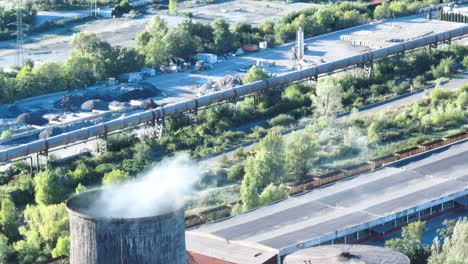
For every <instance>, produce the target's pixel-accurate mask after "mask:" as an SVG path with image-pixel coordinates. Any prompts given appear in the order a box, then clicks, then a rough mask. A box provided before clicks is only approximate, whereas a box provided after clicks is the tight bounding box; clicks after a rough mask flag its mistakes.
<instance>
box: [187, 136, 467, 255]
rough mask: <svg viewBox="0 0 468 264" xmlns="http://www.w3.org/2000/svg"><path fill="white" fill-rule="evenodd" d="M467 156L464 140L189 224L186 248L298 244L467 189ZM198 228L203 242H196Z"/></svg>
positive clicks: (232, 251) (229, 251)
mask: <svg viewBox="0 0 468 264" xmlns="http://www.w3.org/2000/svg"><path fill="white" fill-rule="evenodd" d="M467 160H468V142H466V143H463V144H460V145H457V146H453V147H452V148H450V149H449V150H447V151H444V152H442V153H439V154H434V155H432V156H430V157H428V158H426V159H424V160H420V161H417V162H414V163H412V164H410V165H408V166H407V167H404V168H384V169H382V170H378V171H375V172H371V173H367V174H363V175H361V176H359V177H355V178H353V179H350V180H346V181H341V182H338V183H336V184H333V185H331V186H328V187H325V188H321V189H316V190H313V191H311V192H309V193H306V194H303V195H299V196H295V197H290V198H289V199H286V200H284V201H282V202H279V203H275V204H272V205H268V206H264V207H261V208H257V209H255V210H252V211H249V212H246V213H243V214H240V215H237V216H234V217H231V218H228V219H225V220H221V221H218V222H214V223H210V224H206V225H202V226H199V227H195V228H193V229H190V230H188V231H187V232H186V239H187V249H188V250H189V251H192V250H195V252H197V253H201V254H204V253H207V252H208V253H209V254H211V255H218V254H219V255H220V256H223V257H228V256H229V257H231V258H237V257H242V258H247V259H251V257H249V256H251V255H252V254H250V255H249V254H244V253H243V252H244V250H246V249H245V248H243V247H240V248H239V250H237V247H238V246H239V243H240V241H242V244H243V245H248V246H252V245H256V247H260V248H261V247H264V246H266V247H268V248H272V249H276V250H280V249H282V248H285V247H291V246H295V245H300V244H301V243H303V242H305V241H309V240H312V239H318V238H320V237H323V236H324V235H327V234H333V233H335V232H337V231H342V230H345V229H347V228H351V227H355V226H358V225H361V224H364V223H367V222H369V221H371V220H377V219H381V218H383V217H386V216H389V215H392V214H394V213H397V212H401V211H404V210H407V209H409V208H413V207H416V206H419V205H421V204H423V203H426V202H430V201H433V200H436V199H438V198H442V197H446V196H448V195H450V194H453V193H456V192H463V191H465V190H467V189H468V164H467V162H466V161H467ZM200 234H203V241H202V242H203V243H204V244H206V245H209V247H205V246H200V244H201V243H199V240H200ZM232 241H235V244H232V243H231V242H232ZM233 245H235V246H233ZM241 255H242V256H241ZM244 261H246V260H244ZM239 263H242V262H239ZM243 263H248V262H243Z"/></svg>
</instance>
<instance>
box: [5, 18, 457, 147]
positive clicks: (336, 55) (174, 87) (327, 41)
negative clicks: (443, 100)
mask: <svg viewBox="0 0 468 264" xmlns="http://www.w3.org/2000/svg"><path fill="white" fill-rule="evenodd" d="M142 19H144V18H142ZM96 23H99V22H96ZM128 23H130V24H131V25H136V24H135V23H136V21H129V22H128ZM120 26H122V25H120ZM461 26H462V24H459V23H451V22H441V21H436V20H427V19H425V18H422V17H421V16H415V17H411V18H401V19H396V20H390V21H382V22H376V23H373V24H367V25H363V26H358V27H354V28H351V29H347V30H342V31H339V32H336V33H331V34H326V35H324V36H318V37H314V38H311V39H306V40H305V44H306V45H307V47H308V51H306V52H305V54H304V60H303V64H304V65H302V67H311V66H316V65H319V64H321V63H327V62H333V61H336V60H339V59H343V58H346V57H350V56H353V55H357V54H363V53H366V52H368V51H370V50H372V49H377V48H382V47H388V46H391V45H394V44H396V43H399V42H400V41H395V39H402V40H403V41H408V40H411V39H414V38H417V37H421V36H426V35H428V34H436V33H440V32H443V31H445V30H451V29H456V28H460V27H461ZM93 28H96V29H97V30H106V29H105V28H101V27H94V26H93ZM124 28H126V27H124ZM428 28H430V30H429V29H428ZM398 29H404V30H398ZM128 30H129V31H131V32H135V28H133V27H129V28H128ZM119 32H120V33H122V34H123V33H124V32H125V31H119ZM389 32H392V34H389ZM421 32H422V33H421ZM109 34H111V35H112V36H113V37H115V34H113V33H109ZM366 35H367V36H379V38H378V39H376V40H374V42H372V43H378V46H376V45H375V46H372V45H374V44H372V45H371V46H372V48H370V47H368V46H367V44H369V43H370V42H369V41H368V40H367V41H366V40H365V37H364V40H363V45H353V43H352V42H350V41H343V40H341V39H343V38H345V37H346V38H356V36H366ZM389 36H390V37H389ZM104 37H105V36H104ZM108 40H109V42H110V43H113V41H112V39H111V38H108ZM46 41H51V40H46ZM47 43H49V44H50V42H47ZM365 43H367V44H365ZM49 44H46V45H47V46H48V47H50V45H49ZM64 44H65V43H64ZM293 45H294V44H293V43H290V44H285V45H283V46H280V47H277V48H270V49H266V50H264V51H261V52H256V53H247V54H244V55H242V56H240V57H230V58H229V59H227V60H225V61H222V62H219V63H217V64H215V65H214V67H213V69H211V70H206V71H201V72H197V73H192V72H191V71H189V70H185V71H182V72H176V73H170V74H167V73H162V74H157V75H156V76H154V77H147V78H145V80H144V81H145V82H147V83H150V84H152V85H153V86H155V87H156V88H157V89H159V90H160V91H161V92H162V93H158V95H157V96H155V97H153V100H154V101H155V102H156V103H157V104H159V105H161V104H167V103H175V102H179V101H183V100H187V99H191V98H195V97H196V96H197V92H198V91H199V87H201V86H202V85H204V84H205V83H207V82H210V81H220V80H222V79H223V78H224V76H238V75H241V76H242V75H243V73H240V72H239V69H242V68H246V67H247V68H248V67H250V66H251V65H255V64H256V63H257V61H270V62H274V66H271V67H267V68H265V70H266V71H267V72H268V73H270V74H273V75H278V74H284V73H287V72H291V71H292V69H291V66H292V61H291V60H290V50H291V48H292V47H293ZM54 50H55V48H54ZM57 50H60V49H57ZM57 55H58V56H59V57H60V58H64V56H63V54H57ZM45 56H47V58H48V60H54V59H53V56H49V55H45ZM12 58H13V56H12ZM32 58H34V57H32ZM118 87H119V86H117V87H114V88H105V89H103V88H102V87H93V88H90V90H91V93H94V94H96V93H97V94H99V93H101V95H105V94H107V90H108V89H119V88H118ZM207 92H208V93H209V91H205V93H207ZM79 94H83V92H82V91H77V92H73V91H70V92H66V93H64V92H62V93H59V94H55V95H50V96H41V97H38V98H29V99H27V100H24V101H18V102H16V103H15V105H14V108H16V109H19V110H20V113H23V112H31V111H42V112H45V113H49V114H50V115H49V116H50V117H51V118H55V119H56V117H57V116H58V117H59V120H77V119H79V118H80V117H85V116H89V114H87V113H81V112H79V111H78V112H72V113H67V112H63V111H62V110H60V109H56V108H55V107H54V106H53V104H54V103H55V102H56V101H57V100H59V99H60V97H61V96H64V95H67V96H72V95H79ZM162 94H163V95H162ZM8 107H10V106H7V108H8ZM2 113H3V116H2V115H1V114H0V118H1V119H2V122H3V123H4V124H6V126H7V127H8V126H10V127H11V128H12V129H13V131H17V132H27V131H30V130H34V129H36V128H38V127H35V128H33V127H28V126H26V127H25V126H24V124H17V123H15V122H14V121H13V119H12V118H11V117H10V118H8V117H7V116H6V115H8V111H2ZM99 113H101V112H99ZM96 120H101V119H100V118H99V117H97V119H96ZM49 124H50V122H49ZM49 124H48V123H46V124H45V125H44V126H43V127H47V126H48V125H49ZM90 124H91V123H90ZM5 129H6V128H5ZM7 145H8V144H7Z"/></svg>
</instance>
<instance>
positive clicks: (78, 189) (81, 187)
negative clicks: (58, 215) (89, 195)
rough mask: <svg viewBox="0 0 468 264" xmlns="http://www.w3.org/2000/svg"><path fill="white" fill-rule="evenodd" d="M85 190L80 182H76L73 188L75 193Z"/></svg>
mask: <svg viewBox="0 0 468 264" xmlns="http://www.w3.org/2000/svg"><path fill="white" fill-rule="evenodd" d="M86 190H87V188H86V186H84V185H82V184H81V183H78V185H77V186H76V188H75V193H76V194H78V193H82V192H85V191H86Z"/></svg>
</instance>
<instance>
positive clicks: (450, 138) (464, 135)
mask: <svg viewBox="0 0 468 264" xmlns="http://www.w3.org/2000/svg"><path fill="white" fill-rule="evenodd" d="M465 138H468V131H465V132H460V133H457V134H454V135H451V136H448V137H445V138H444V140H445V143H446V144H450V143H453V142H457V141H460V140H462V139H465Z"/></svg>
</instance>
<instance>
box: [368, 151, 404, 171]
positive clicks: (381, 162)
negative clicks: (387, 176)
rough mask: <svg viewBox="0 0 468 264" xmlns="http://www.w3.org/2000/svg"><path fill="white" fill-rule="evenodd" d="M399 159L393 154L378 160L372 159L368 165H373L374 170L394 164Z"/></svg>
mask: <svg viewBox="0 0 468 264" xmlns="http://www.w3.org/2000/svg"><path fill="white" fill-rule="evenodd" d="M397 159H398V157H397V156H395V155H393V154H388V155H386V156H383V157H380V158H376V159H371V160H369V161H368V163H369V164H370V165H371V168H372V169H373V170H375V169H377V168H380V167H382V165H384V164H387V163H390V162H393V161H395V160H397Z"/></svg>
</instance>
